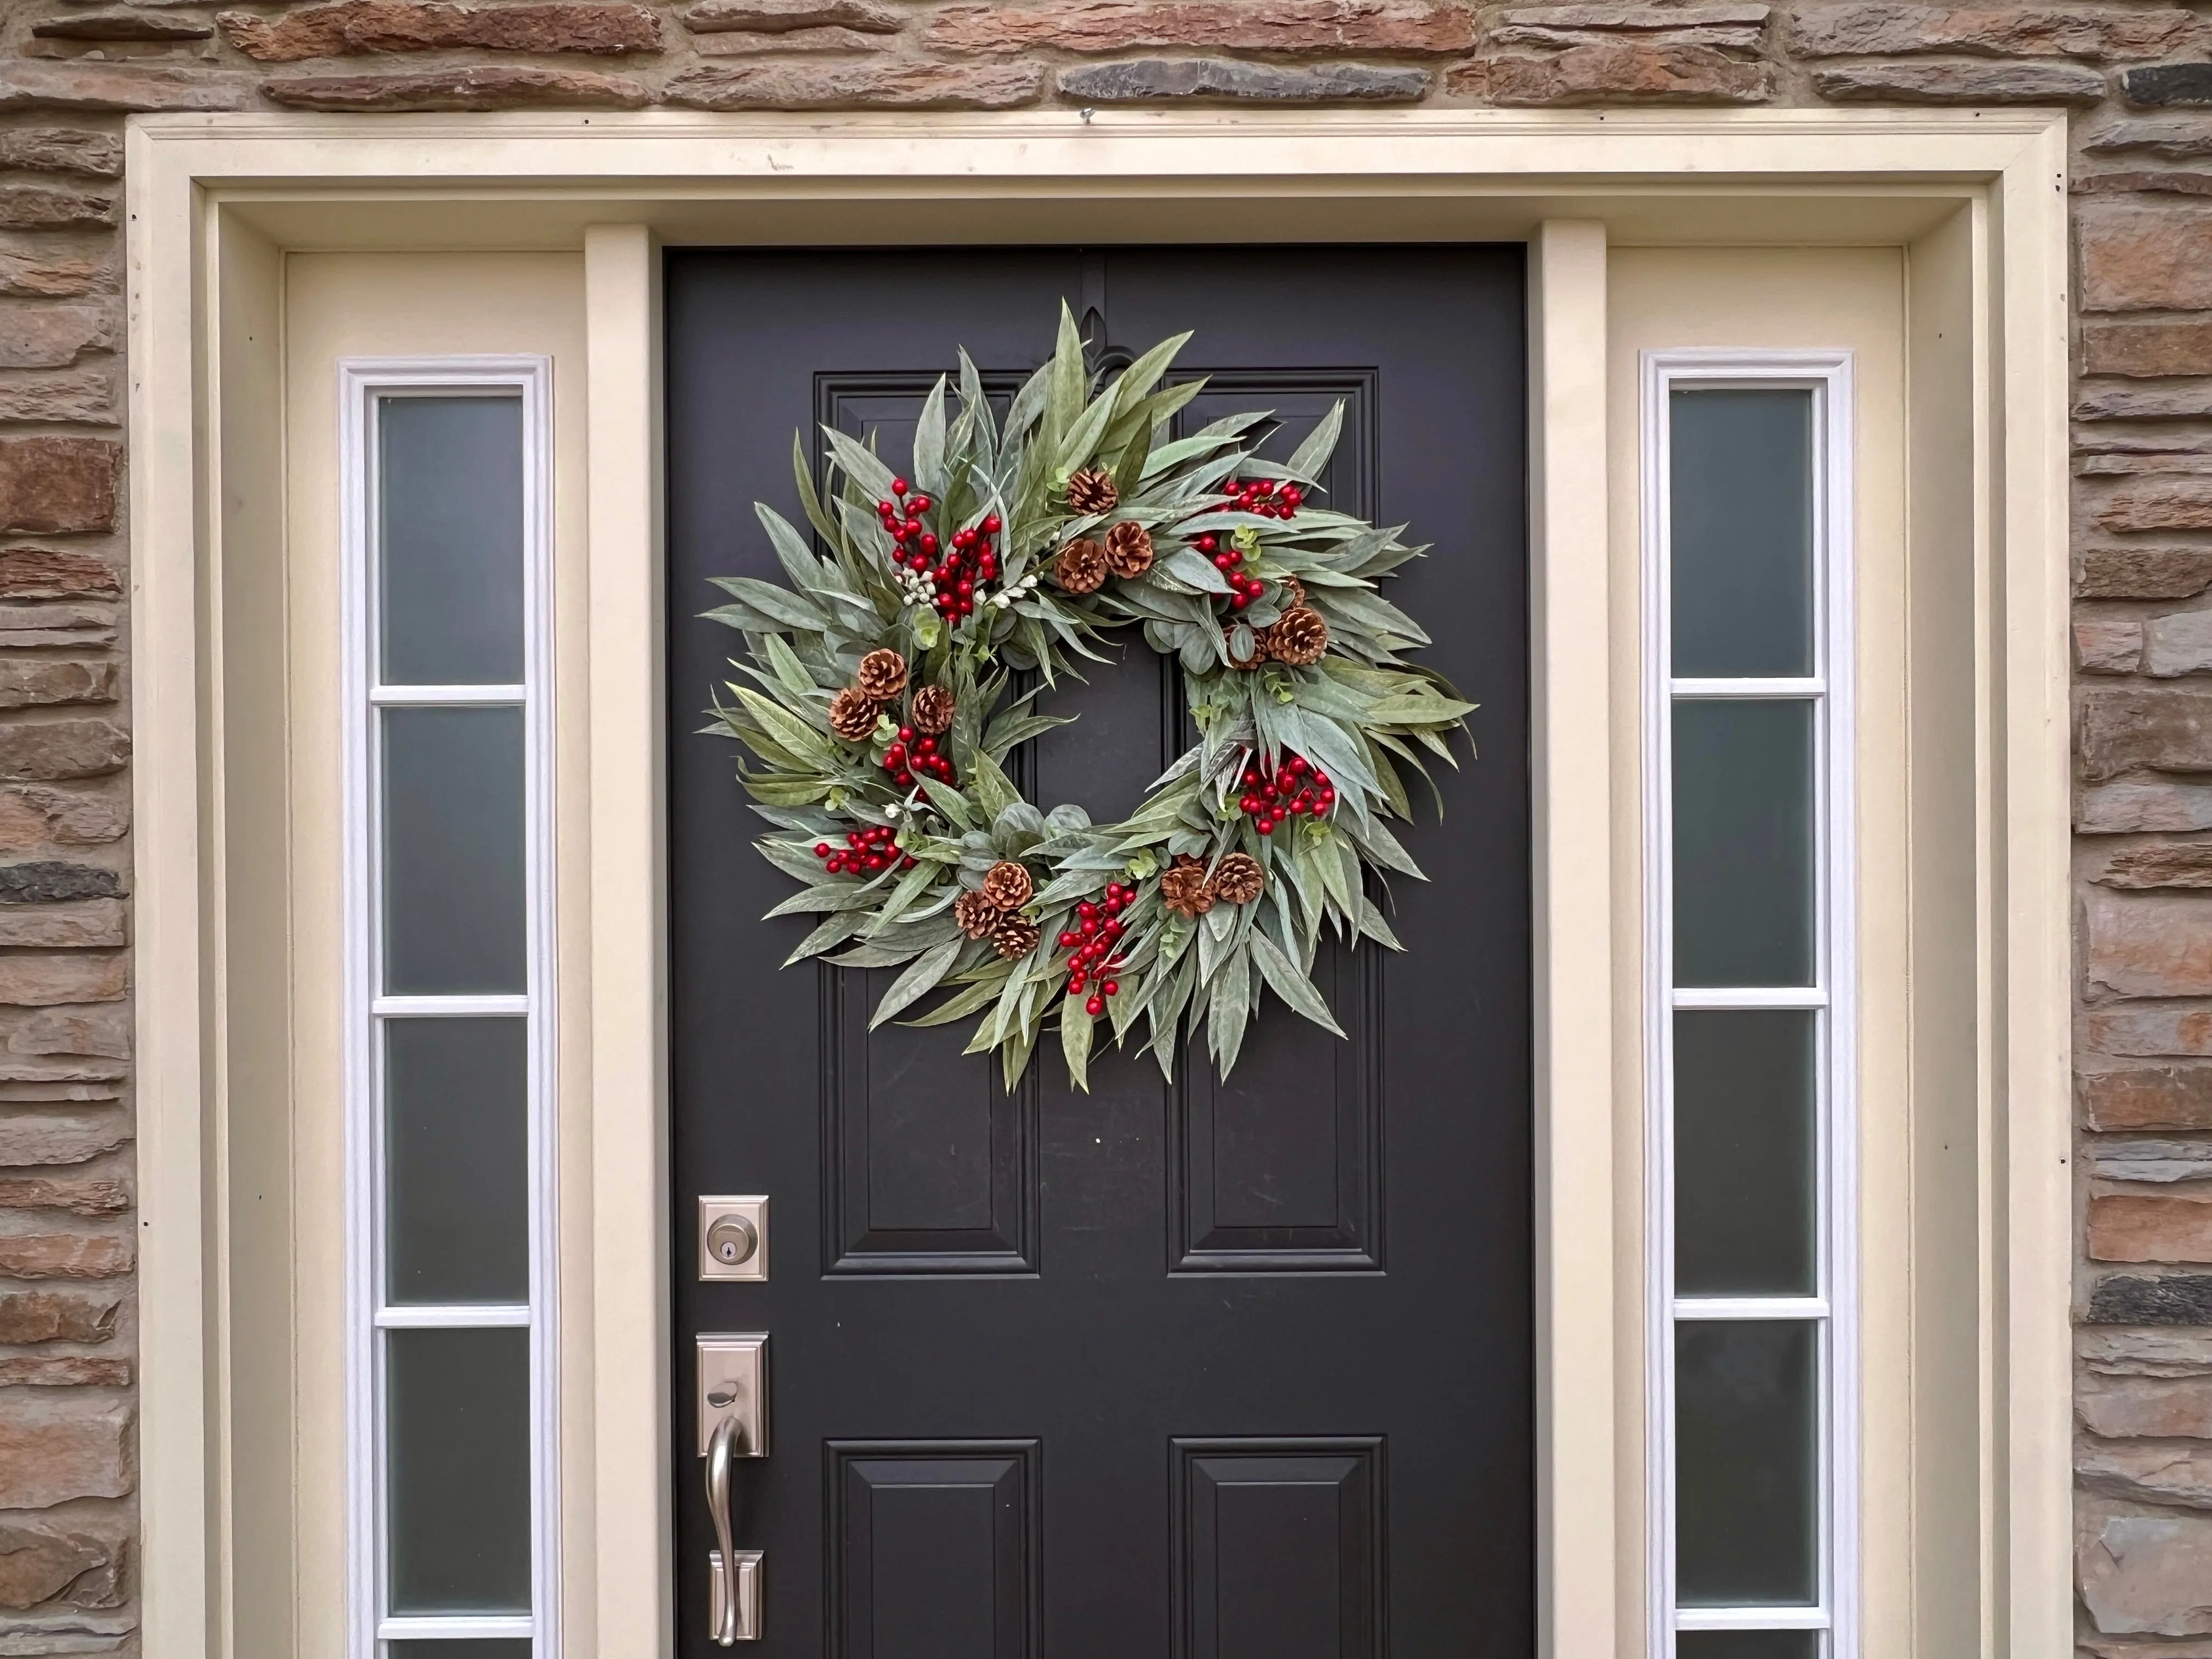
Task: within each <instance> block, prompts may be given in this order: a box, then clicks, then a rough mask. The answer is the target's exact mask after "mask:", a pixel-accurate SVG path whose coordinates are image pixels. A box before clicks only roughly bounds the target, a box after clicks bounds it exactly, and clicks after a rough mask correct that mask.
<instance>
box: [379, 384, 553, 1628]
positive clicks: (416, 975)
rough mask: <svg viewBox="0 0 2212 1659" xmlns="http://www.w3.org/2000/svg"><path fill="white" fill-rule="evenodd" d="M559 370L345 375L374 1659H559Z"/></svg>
mask: <svg viewBox="0 0 2212 1659" xmlns="http://www.w3.org/2000/svg"><path fill="white" fill-rule="evenodd" d="M546 377H547V368H546V365H545V364H544V362H543V361H542V360H539V359H491V360H477V359H467V360H453V359H434V360H428V361H425V362H409V363H392V362H356V363H352V364H349V365H347V366H345V369H344V374H343V389H344V402H343V451H342V454H343V463H344V466H345V477H346V479H347V488H348V497H349V499H348V501H347V503H346V507H347V511H346V514H345V520H344V522H345V548H344V566H345V569H344V578H345V584H346V586H345V594H344V603H345V605H346V611H347V619H348V620H347V633H348V638H347V641H346V664H345V682H346V684H345V695H346V703H347V707H346V756H345V777H346V782H347V800H346V812H347V826H348V836H347V848H348V853H347V866H348V867H347V872H346V877H347V957H348V963H347V966H348V973H347V991H346V995H347V1011H346V1015H347V1018H346V1036H347V1044H348V1049H347V1055H346V1060H347V1067H346V1070H347V1079H348V1096H349V1098H348V1100H347V1103H346V1104H347V1160H348V1172H349V1180H348V1202H349V1215H348V1249H349V1263H348V1269H349V1273H348V1276H349V1297H348V1301H349V1309H348V1313H349V1319H348V1324H349V1331H348V1336H349V1376H348V1412H349V1465H350V1469H349V1474H350V1480H351V1483H352V1490H351V1492H350V1494H349V1516H350V1522H351V1532H352V1537H351V1552H350V1553H351V1562H352V1574H353V1583H352V1597H351V1605H352V1616H351V1618H350V1620H349V1630H350V1643H349V1651H350V1654H351V1656H352V1659H552V1655H553V1653H554V1644H553V1625H552V1621H551V1619H550V1608H551V1606H552V1590H551V1576H552V1571H553V1565H554V1560H555V1548H554V1547H555V1537H554V1515H555V1502H554V1492H555V1486H554V1478H553V1468H554V1461H553V1460H554V1451H555V1448H554V1444H553V1425H554V1421H555V1419H554V1413H553V1389H554V1348H553V1307H554V1300H553V1275H554V1261H555V1256H554V1250H553V1242H554V1217H553V1211H552V1205H553V1200H552V1193H553V1185H552V1171H553V1146H552V1135H553V1114H552V1081H553V1059H552V1048H551V1044H552V1022H551V1012H550V1011H551V1002H550V998H551V993H552V969H551V961H552V956H551V951H552V943H553V941H552V927H551V921H550V894H549V879H550V878H549V872H548V868H547V865H548V859H549V854H550V826H549V823H548V790H549V787H550V777H549V770H550V769H549V765H548V763H547V760H546V753H547V738H548V734H549V731H550V709H549V708H548V707H547V686H546V659H547V655H548V652H547V644H546V634H547V626H546V611H547V589H548V580H547V566H548V558H549V546H550V538H549V531H548V524H547V510H546V504H545V495H546V490H547V478H548V468H547V465H546V456H547V453H548V436H549V435H548V430H547V416H546V411H547V408H548V402H547V392H548V388H547V385H546Z"/></svg>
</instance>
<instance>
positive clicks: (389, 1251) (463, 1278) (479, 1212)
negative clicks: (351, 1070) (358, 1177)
mask: <svg viewBox="0 0 2212 1659" xmlns="http://www.w3.org/2000/svg"><path fill="white" fill-rule="evenodd" d="M528 1060H529V1034H528V1028H527V1025H526V1023H525V1022H524V1021H522V1020H520V1019H392V1020H386V1022H385V1024H384V1102H385V1108H384V1109H385V1120H384V1121H385V1189H386V1206H385V1215H386V1240H385V1255H386V1272H387V1275H388V1278H387V1283H388V1285H389V1287H390V1288H389V1290H388V1291H387V1292H386V1293H387V1295H388V1296H389V1297H390V1298H391V1300H392V1301H393V1302H395V1303H454V1302H527V1301H528V1300H529V1299H530V1188H529V1137H528V1127H527V1117H528V1104H529V1098H528V1087H529V1064H528Z"/></svg>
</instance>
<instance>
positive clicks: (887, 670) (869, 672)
mask: <svg viewBox="0 0 2212 1659" xmlns="http://www.w3.org/2000/svg"><path fill="white" fill-rule="evenodd" d="M853 683H854V684H856V685H858V686H859V687H860V690H862V691H864V692H866V694H867V695H868V696H871V697H873V698H874V699H875V700H876V701H877V702H890V700H891V699H892V698H893V697H896V696H898V694H899V693H900V692H902V691H903V690H906V659H905V658H904V657H902V656H901V655H899V653H897V652H896V651H871V652H869V653H868V654H867V655H866V656H865V657H863V658H861V659H860V671H859V672H858V673H856V674H854V676H853Z"/></svg>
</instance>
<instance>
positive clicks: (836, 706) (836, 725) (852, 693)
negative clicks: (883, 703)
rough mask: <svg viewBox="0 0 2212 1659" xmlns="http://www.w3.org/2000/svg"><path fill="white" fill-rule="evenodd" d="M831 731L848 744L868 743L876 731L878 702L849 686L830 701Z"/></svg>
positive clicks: (854, 686) (858, 688) (855, 687)
mask: <svg viewBox="0 0 2212 1659" xmlns="http://www.w3.org/2000/svg"><path fill="white" fill-rule="evenodd" d="M829 729H830V730H831V731H832V732H836V734H837V735H838V736H839V737H841V738H844V739H845V741H846V742H848V743H866V741H867V740H868V738H870V737H871V736H872V734H873V733H874V732H875V729H876V700H875V699H874V698H873V697H872V696H869V695H868V694H867V693H866V692H865V691H863V690H860V687H859V686H857V685H848V686H847V687H846V688H845V689H844V690H842V691H840V692H839V693H838V694H837V695H836V696H834V697H832V698H830V699H829Z"/></svg>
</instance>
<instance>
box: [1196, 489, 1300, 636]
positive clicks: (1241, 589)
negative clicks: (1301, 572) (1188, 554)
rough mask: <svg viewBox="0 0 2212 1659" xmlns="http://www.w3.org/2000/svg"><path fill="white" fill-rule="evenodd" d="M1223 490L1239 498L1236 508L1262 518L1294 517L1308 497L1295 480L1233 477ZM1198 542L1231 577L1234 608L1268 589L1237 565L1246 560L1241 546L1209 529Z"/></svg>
mask: <svg viewBox="0 0 2212 1659" xmlns="http://www.w3.org/2000/svg"><path fill="white" fill-rule="evenodd" d="M1221 492H1222V494H1223V495H1232V496H1234V497H1235V498H1236V499H1235V500H1234V501H1231V502H1229V503H1228V505H1229V506H1230V507H1233V508H1234V509H1235V510H1236V511H1237V512H1239V513H1257V514H1258V515H1259V516H1260V517H1261V518H1263V519H1291V518H1295V517H1297V511H1298V503H1299V502H1301V501H1304V500H1305V494H1304V491H1303V490H1301V489H1299V488H1298V487H1297V485H1296V484H1285V485H1284V486H1283V487H1282V488H1281V489H1276V488H1275V487H1274V486H1273V485H1272V484H1270V483H1267V482H1265V481H1264V480H1256V481H1247V482H1244V483H1239V482H1238V481H1237V479H1235V478H1231V479H1228V480H1227V481H1226V482H1225V483H1223V484H1222V486H1221ZM1195 545H1196V546H1197V548H1198V550H1199V551H1200V552H1201V553H1203V554H1205V555H1206V557H1207V558H1209V559H1211V560H1212V561H1213V568H1215V569H1216V570H1218V571H1219V572H1221V573H1222V574H1224V575H1225V576H1226V577H1228V578H1229V586H1230V587H1231V589H1232V590H1233V591H1232V592H1231V594H1230V596H1229V608H1230V609H1231V610H1232V611H1242V610H1244V609H1245V608H1246V607H1248V606H1249V605H1250V604H1251V603H1252V601H1253V600H1255V599H1258V598H1259V597H1260V596H1261V594H1262V593H1264V592H1267V583H1265V582H1263V581H1261V580H1260V579H1259V578H1258V577H1257V576H1248V575H1246V574H1244V573H1243V571H1242V570H1240V569H1239V568H1238V567H1239V566H1241V565H1242V564H1243V562H1244V555H1243V552H1242V551H1241V550H1239V549H1237V548H1236V547H1234V546H1231V547H1224V546H1222V544H1221V538H1219V537H1218V536H1214V535H1212V534H1210V533H1209V534H1206V535H1202V536H1200V538H1198V540H1197V542H1196V544H1195Z"/></svg>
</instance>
